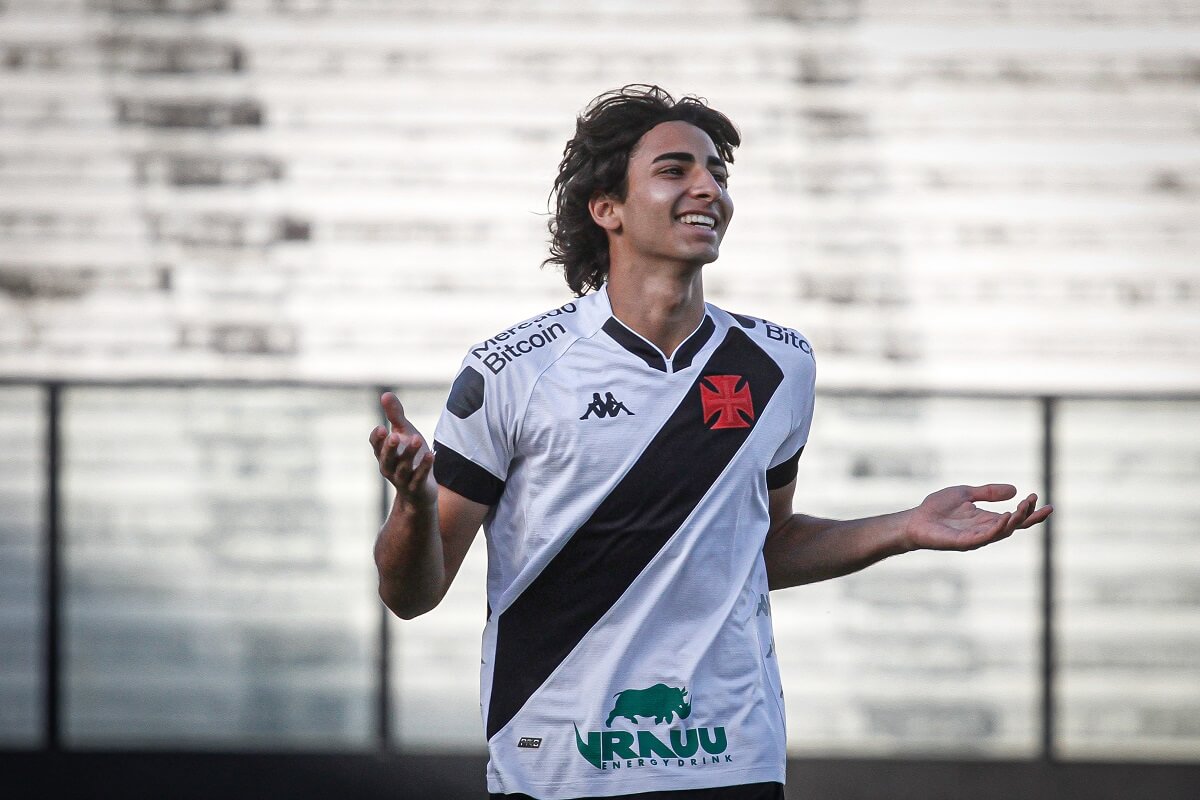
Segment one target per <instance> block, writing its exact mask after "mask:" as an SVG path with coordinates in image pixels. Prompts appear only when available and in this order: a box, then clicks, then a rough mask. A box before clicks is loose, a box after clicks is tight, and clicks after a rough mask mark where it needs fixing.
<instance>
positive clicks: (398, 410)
mask: <svg viewBox="0 0 1200 800" xmlns="http://www.w3.org/2000/svg"><path fill="white" fill-rule="evenodd" d="M379 404H380V405H382V406H383V413H384V415H385V416H386V417H387V419H388V422H390V423H392V430H393V431H398V430H404V427H405V423H407V422H408V420H406V419H405V418H404V405H403V404H402V403H401V402H400V398H399V397H397V396H396V394H395V393H394V392H384V393H383V394H382V395H381V396H380V397H379Z"/></svg>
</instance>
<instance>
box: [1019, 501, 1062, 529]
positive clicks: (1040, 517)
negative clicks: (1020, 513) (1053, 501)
mask: <svg viewBox="0 0 1200 800" xmlns="http://www.w3.org/2000/svg"><path fill="white" fill-rule="evenodd" d="M1052 513H1054V506H1042V507H1041V508H1039V509H1038V510H1037V511H1035V512H1033V513H1032V514H1030V515H1029V517H1028V518H1026V520H1025V521H1024V522H1023V523H1022V524H1021V527H1022V528H1032V527H1033V526H1034V525H1037V524H1038V523H1039V522H1045V521H1046V518H1047V517H1049V516H1050V515H1051V514H1052Z"/></svg>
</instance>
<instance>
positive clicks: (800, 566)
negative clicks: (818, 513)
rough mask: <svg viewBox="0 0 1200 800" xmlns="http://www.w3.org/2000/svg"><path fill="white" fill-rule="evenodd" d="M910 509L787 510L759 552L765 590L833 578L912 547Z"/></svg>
mask: <svg viewBox="0 0 1200 800" xmlns="http://www.w3.org/2000/svg"><path fill="white" fill-rule="evenodd" d="M910 514H911V512H910V511H900V512H897V513H895V514H885V515H883V516H878V517H867V518H865V519H855V520H831V519H821V518H819V517H809V516H806V515H804V514H793V515H792V516H791V517H789V518H788V519H786V520H784V522H782V523H781V524H779V525H777V526H775V528H773V529H772V530H771V532H770V533H769V534H768V535H767V541H766V544H765V545H764V547H763V557H764V559H765V560H766V564H767V579H768V584H769V586H770V588H771V589H784V588H787V587H789V586H800V585H802V584H805V583H815V582H816V581H823V580H828V579H829V578H837V577H839V576H841V575H848V574H850V573H851V572H857V571H858V570H860V569H863V568H864V567H868V566H870V565H871V564H874V563H876V562H878V561H881V560H883V559H885V558H887V557H889V556H893V555H898V554H900V553H905V552H908V551H909V550H911V549H913V548H912V546H911V545H910V544H909V543H908V542H907V539H906V536H905V528H906V525H907V523H908V519H909V515H910Z"/></svg>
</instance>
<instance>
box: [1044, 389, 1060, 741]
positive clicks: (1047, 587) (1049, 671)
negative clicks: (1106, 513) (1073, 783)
mask: <svg viewBox="0 0 1200 800" xmlns="http://www.w3.org/2000/svg"><path fill="white" fill-rule="evenodd" d="M1041 406H1042V491H1043V492H1044V493H1045V496H1044V497H1042V502H1043V503H1049V502H1052V498H1053V497H1054V433H1055V411H1056V410H1057V399H1056V398H1054V397H1043V398H1041ZM1041 527H1042V742H1041V751H1042V760H1043V761H1045V762H1053V761H1055V760H1056V756H1055V750H1054V736H1055V716H1056V708H1055V641H1054V636H1055V634H1054V594H1055V584H1054V567H1055V564H1054V516H1053V515H1051V516H1050V518H1049V519H1047V520H1046V521H1045V522H1043V523H1042V525H1041Z"/></svg>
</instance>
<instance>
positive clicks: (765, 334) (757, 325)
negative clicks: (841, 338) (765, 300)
mask: <svg viewBox="0 0 1200 800" xmlns="http://www.w3.org/2000/svg"><path fill="white" fill-rule="evenodd" d="M708 308H709V311H710V312H711V313H713V314H721V315H724V316H725V317H726V318H727V319H728V320H729V321H730V327H731V328H736V329H740V330H742V331H743V332H744V333H745V334H746V335H747V336H749V337H750V339H751V340H752V341H754V342H755V343H757V344H758V345H759V346H760V347H761V348H762V349H763V350H765V351H766V352H767V353H768V354H769V355H770V356H771V357H772V358H773V359H775V361H776V362H778V363H779V364H780V365H781V366H783V367H785V368H787V369H789V370H791V369H804V368H806V367H811V366H812V365H813V364H814V363H815V356H814V355H813V348H812V344H811V343H810V342H809V341H808V338H807V337H805V336H804V334H802V333H800V332H799V331H798V330H796V329H795V328H789V327H787V326H786V325H780V324H779V323H776V322H772V321H770V320H767V319H763V318H762V317H755V316H749V315H746V314H738V313H735V312H732V311H726V310H724V309H722V308H717V307H716V306H714V305H712V304H711V303H710V304H709V306H708Z"/></svg>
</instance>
